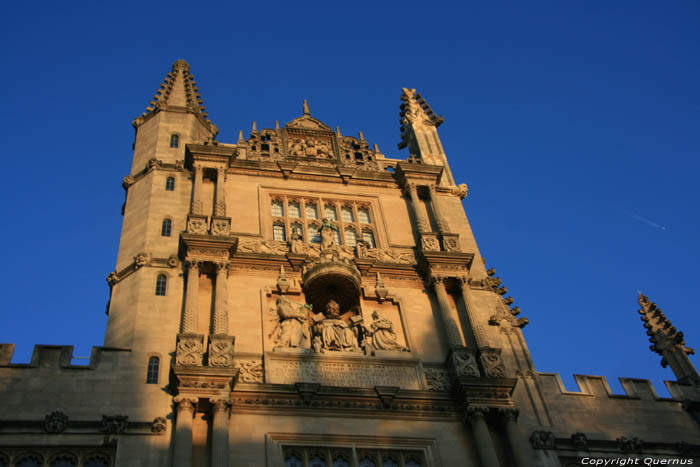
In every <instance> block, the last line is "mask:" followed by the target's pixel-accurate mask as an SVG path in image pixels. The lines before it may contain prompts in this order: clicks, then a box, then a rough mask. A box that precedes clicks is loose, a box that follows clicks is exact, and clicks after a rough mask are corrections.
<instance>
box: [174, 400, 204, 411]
mask: <svg viewBox="0 0 700 467" xmlns="http://www.w3.org/2000/svg"><path fill="white" fill-rule="evenodd" d="M173 402H175V404H176V405H177V411H178V413H180V412H190V413H191V414H194V411H195V408H196V407H197V402H199V398H198V397H194V396H175V398H173Z"/></svg>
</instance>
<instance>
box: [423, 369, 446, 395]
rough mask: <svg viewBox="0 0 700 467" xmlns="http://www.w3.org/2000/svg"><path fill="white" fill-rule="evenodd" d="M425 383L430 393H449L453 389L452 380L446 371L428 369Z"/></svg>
mask: <svg viewBox="0 0 700 467" xmlns="http://www.w3.org/2000/svg"><path fill="white" fill-rule="evenodd" d="M424 372H425V381H426V382H427V383H428V390H430V391H449V390H450V389H451V385H450V378H449V376H448V374H447V372H446V371H445V370H441V369H437V368H426V369H425V370H424Z"/></svg>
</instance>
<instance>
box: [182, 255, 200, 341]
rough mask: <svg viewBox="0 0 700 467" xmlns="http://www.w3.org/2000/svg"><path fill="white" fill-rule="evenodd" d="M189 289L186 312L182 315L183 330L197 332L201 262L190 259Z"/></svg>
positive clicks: (188, 269)
mask: <svg viewBox="0 0 700 467" xmlns="http://www.w3.org/2000/svg"><path fill="white" fill-rule="evenodd" d="M186 263H187V291H186V292H185V314H184V316H183V317H182V332H183V333H185V334H187V333H194V332H197V312H198V309H197V308H198V306H199V262H198V261H196V260H193V259H188V260H187V261H186Z"/></svg>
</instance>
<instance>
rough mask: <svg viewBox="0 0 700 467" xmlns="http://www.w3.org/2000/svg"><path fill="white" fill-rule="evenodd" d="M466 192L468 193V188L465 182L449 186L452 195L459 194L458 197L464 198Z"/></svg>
mask: <svg viewBox="0 0 700 467" xmlns="http://www.w3.org/2000/svg"><path fill="white" fill-rule="evenodd" d="M467 193H469V188H468V187H467V184H466V183H461V184H459V185H457V186H451V187H450V194H451V195H454V196H459V197H460V199H464V198H466V197H467Z"/></svg>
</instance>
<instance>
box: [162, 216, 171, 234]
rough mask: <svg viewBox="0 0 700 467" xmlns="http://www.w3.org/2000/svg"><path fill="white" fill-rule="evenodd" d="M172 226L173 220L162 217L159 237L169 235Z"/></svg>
mask: <svg viewBox="0 0 700 467" xmlns="http://www.w3.org/2000/svg"><path fill="white" fill-rule="evenodd" d="M172 228H173V221H171V220H170V219H163V224H162V225H161V227H160V236H161V237H169V236H170V232H171V231H172Z"/></svg>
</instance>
